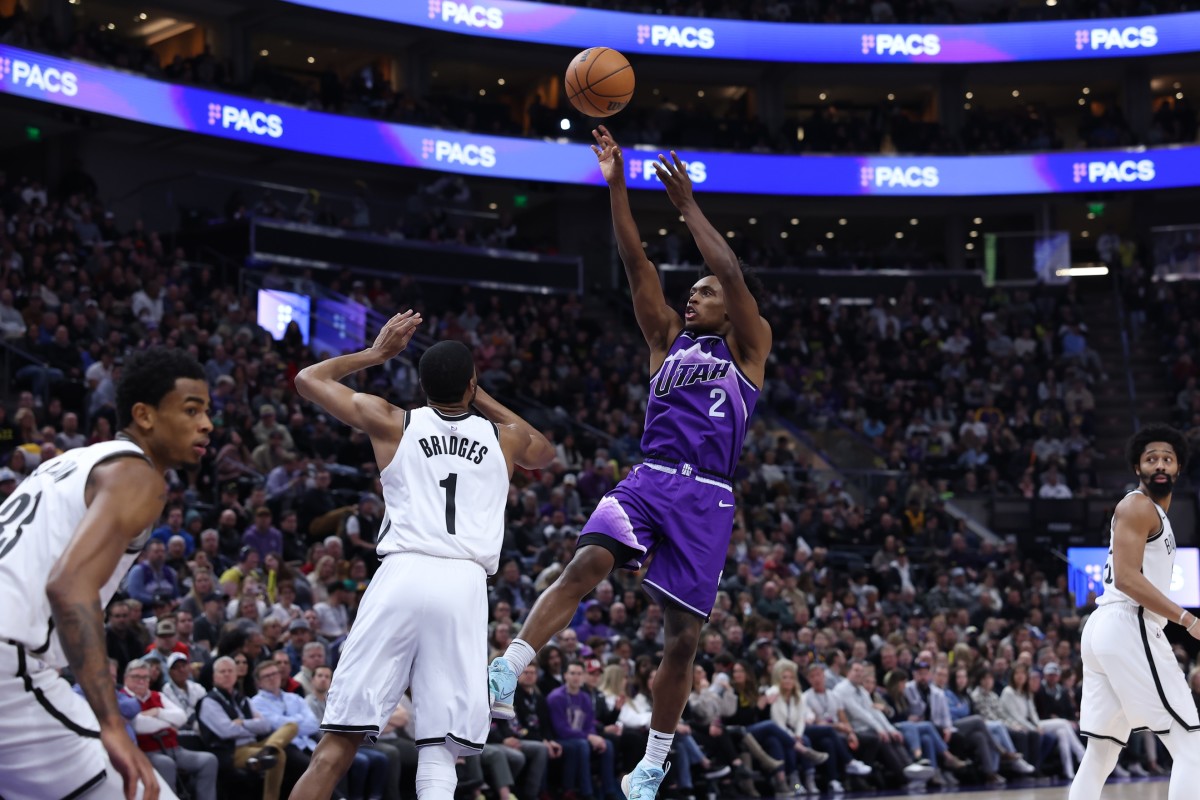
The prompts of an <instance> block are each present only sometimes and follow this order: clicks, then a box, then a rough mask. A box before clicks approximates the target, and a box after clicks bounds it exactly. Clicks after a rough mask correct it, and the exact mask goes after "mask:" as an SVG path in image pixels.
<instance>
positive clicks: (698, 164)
mask: <svg viewBox="0 0 1200 800" xmlns="http://www.w3.org/2000/svg"><path fill="white" fill-rule="evenodd" d="M656 163H657V162H656V161H655V160H654V159H652V158H631V159H629V177H630V179H632V180H635V181H636V180H641V181H649V180H655V181H656V180H658V173H657V172H655V171H654V165H655V164H656ZM683 166H684V168H685V169H687V174H688V177H689V178H691V179H692V183H704V182H705V181H706V180H708V167H707V166H705V164H704V162H703V161H687V162H685V163H684V165H683Z"/></svg>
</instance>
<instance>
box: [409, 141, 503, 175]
mask: <svg viewBox="0 0 1200 800" xmlns="http://www.w3.org/2000/svg"><path fill="white" fill-rule="evenodd" d="M430 156H432V157H433V160H434V161H440V162H442V163H446V164H462V165H464V166H467V167H483V168H484V169H491V168H492V167H494V166H496V148H494V147H492V146H491V145H486V144H485V145H482V146H480V145H477V144H459V143H458V142H451V141H447V140H446V139H422V140H421V158H424V159H428V158H429V157H430Z"/></svg>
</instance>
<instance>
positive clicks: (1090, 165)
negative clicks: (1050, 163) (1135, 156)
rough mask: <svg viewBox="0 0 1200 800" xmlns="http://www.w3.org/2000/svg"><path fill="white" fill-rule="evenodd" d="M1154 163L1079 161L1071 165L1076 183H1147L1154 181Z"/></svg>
mask: <svg viewBox="0 0 1200 800" xmlns="http://www.w3.org/2000/svg"><path fill="white" fill-rule="evenodd" d="M1155 174H1156V173H1155V168H1154V161H1152V160H1151V159H1149V158H1143V159H1141V160H1139V161H1134V160H1132V159H1130V160H1128V161H1077V162H1075V163H1074V164H1072V165H1071V180H1072V181H1074V182H1075V183H1101V184H1103V183H1146V182H1148V181H1152V180H1154V177H1155Z"/></svg>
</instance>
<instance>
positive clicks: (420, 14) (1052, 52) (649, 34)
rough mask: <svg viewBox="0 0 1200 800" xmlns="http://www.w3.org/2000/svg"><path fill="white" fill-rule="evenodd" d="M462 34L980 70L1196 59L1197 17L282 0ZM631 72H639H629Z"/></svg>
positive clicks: (631, 49)
mask: <svg viewBox="0 0 1200 800" xmlns="http://www.w3.org/2000/svg"><path fill="white" fill-rule="evenodd" d="M288 2H291V3H294V4H296V5H302V6H308V7H310V8H320V9H324V10H326V11H332V12H335V13H338V14H353V15H355V16H361V17H368V18H371V19H377V20H383V21H386V22H394V23H398V24H401V25H415V26H418V27H422V28H428V29H434V30H440V31H449V32H452V33H459V34H464V35H467V36H481V37H486V38H490V39H507V40H509V41H517V42H531V43H537V44H551V45H563V46H567V47H578V48H580V49H583V48H586V47H592V46H595V45H597V44H602V45H604V46H606V47H612V48H615V49H617V50H620V51H621V52H622V53H625V54H634V53H645V54H652V55H655V56H681V57H687V58H697V57H699V58H728V59H739V60H744V61H783V62H794V63H807V64H986V63H995V62H1005V61H1053V60H1068V59H1070V60H1077V59H1097V58H1121V57H1130V56H1147V55H1160V54H1165V53H1192V52H1196V51H1197V50H1200V14H1197V13H1190V14H1163V15H1160V16H1154V17H1119V18H1114V19H1078V20H1059V21H1052V22H1005V23H1000V24H988V25H887V24H858V25H837V24H824V23H786V22H752V21H744V20H734V19H713V18H711V17H702V18H701V17H672V16H665V15H660V14H637V13H628V12H621V11H604V10H602V9H595V8H580V7H575V6H563V5H549V4H545V3H533V2H524V1H523V0H485V1H480V0H425V2H418V0H409V1H408V2H396V0H288ZM635 66H636V65H635Z"/></svg>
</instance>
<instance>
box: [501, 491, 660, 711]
mask: <svg viewBox="0 0 1200 800" xmlns="http://www.w3.org/2000/svg"><path fill="white" fill-rule="evenodd" d="M670 477H674V476H668V475H664V474H663V473H660V472H655V471H653V470H646V469H635V470H634V471H633V472H632V473H631V474H630V475H629V476H628V477H627V478H625V480H623V481H621V483H620V484H619V485H618V486H617V487H616V488H615V489H613V491H611V492H609V493H608V494H606V495H605V496H604V497H603V498H601V499H600V502H599V504H597V506H596V510H595V511H593V512H592V516H591V517H589V518H588V521H587V524H586V525H584V526H583V531H584V532H583V535H582V536H580V537H579V542H578V544H577V545H576V549H575V557H574V558H572V559H571V561H570V563H569V564H567V567H566V569H564V570H563V573H562V575H559V576H558V578H557V579H556V580H555V581H554V583H553V584H552V585H551V586H550V588H549V589H547V590H546V591H545V592H543V593H542V596H541V597H539V598H538V600H537V602H536V603H534V605H533V608H532V609H531V610H530V612H529V616H528V617H527V618H526V619H525V621H524V622H523V623H522V625H521V635H520V636H518V637H516V638H514V639H513V641H512V644H510V645H509V646H508V650H506V651H505V653H504V657H503V658H504V660H505V661H506V662H508V666H509V667H510V668H511V674H509V673H508V672H507V671H506V670H502V668H503V666H504V665H503V664H498V663H497V661H499V659H497V661H493V662H492V667H493V668H492V669H491V670H489V672H490V673H491V674H490V676H489V680H490V681H491V682H492V683H497V682H500V683H502V684H503V686H502V687H499V690H497V688H495V687H494V688H493V692H492V693H493V703H492V711H493V713H494V714H497V713H498V714H499V716H501V717H502V718H504V719H511V718H512V714H511V711H512V709H511V699H509V698H510V696H511V690H510V685H511V687H514V688H515V687H516V676H517V675H520V674H521V673H522V672H524V670H525V667H527V666H529V663H530V662H531V661H533V659H534V656H536V655H537V651H538V650H541V649H542V648H543V647H545V646H546V642H548V641H550V637H552V636H554V634H556V633H558V632H559V631H561V630H562V629H563V628H565V627H566V626H567V624H568V623H570V621H571V617H573V616H574V615H575V612H576V611H577V610H578V608H579V601H580V600H582V599H583V598H584V596H585V595H586V594H587V593H588V592H590V591H592V590H593V589H595V588H596V585H597V584H598V583H600V581H602V580H604V579H605V578H606V577H608V574H609V573H610V572H612V571H613V569H614V568H615V567H618V566H629V567H632V568H636V567H638V566H640V565H641V562H642V559H643V558H644V557H645V555H646V552H647V551H648V550H649V549H650V546H651V544H653V542H654V538H655V536H654V533H653V531H654V530H655V529H656V513H655V511H654V508H655V507H656V504H661V505H662V507H664V508H669V507H670V504H671V498H670V495H669V493H665V492H664V488H665V487H664V486H662V485H661V484H662V483H663V481H662V479H663V478H670ZM501 672H503V674H500V673H501Z"/></svg>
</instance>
